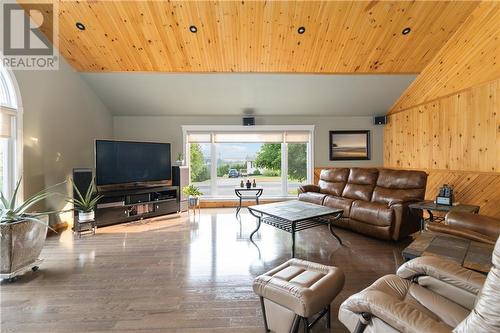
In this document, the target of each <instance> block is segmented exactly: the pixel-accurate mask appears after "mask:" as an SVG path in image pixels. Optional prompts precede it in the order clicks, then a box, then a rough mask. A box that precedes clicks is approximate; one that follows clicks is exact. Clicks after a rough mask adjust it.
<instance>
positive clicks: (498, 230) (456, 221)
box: [445, 211, 500, 244]
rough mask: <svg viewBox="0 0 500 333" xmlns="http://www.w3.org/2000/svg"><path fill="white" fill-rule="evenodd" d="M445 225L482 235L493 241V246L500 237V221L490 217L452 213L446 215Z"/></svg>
mask: <svg viewBox="0 0 500 333" xmlns="http://www.w3.org/2000/svg"><path fill="white" fill-rule="evenodd" d="M445 224H446V225H448V226H452V227H457V228H463V229H467V230H471V231H474V232H476V233H478V234H482V235H484V236H486V237H487V238H488V239H491V240H493V242H492V243H491V244H495V242H496V240H497V238H498V236H500V220H498V219H495V218H493V217H489V216H484V215H479V214H472V213H466V212H453V211H451V212H449V213H448V214H446V217H445Z"/></svg>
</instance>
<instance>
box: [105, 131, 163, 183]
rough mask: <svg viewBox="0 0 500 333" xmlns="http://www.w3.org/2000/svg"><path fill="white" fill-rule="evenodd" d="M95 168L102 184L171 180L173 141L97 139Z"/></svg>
mask: <svg viewBox="0 0 500 333" xmlns="http://www.w3.org/2000/svg"><path fill="white" fill-rule="evenodd" d="M95 169H96V183H97V185H98V186H103V185H112V184H127V183H145V184H147V183H148V182H149V183H151V182H161V181H166V180H170V179H171V177H172V165H171V160H170V143H153V142H130V141H113V140H96V142H95Z"/></svg>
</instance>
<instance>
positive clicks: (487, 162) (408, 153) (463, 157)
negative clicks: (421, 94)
mask: <svg viewBox="0 0 500 333" xmlns="http://www.w3.org/2000/svg"><path fill="white" fill-rule="evenodd" d="M384 165H385V166H389V167H398V168H419V169H441V170H462V171H482V172H500V80H496V81H493V82H490V83H487V84H484V85H481V86H478V87H474V88H471V89H469V90H467V91H464V92H461V93H458V94H455V95H452V96H448V97H444V98H441V99H439V100H437V101H434V102H430V103H427V104H424V105H421V106H416V107H414V108H411V109H408V110H406V111H404V112H399V113H395V114H392V115H390V116H389V122H388V124H387V125H386V126H385V129H384Z"/></svg>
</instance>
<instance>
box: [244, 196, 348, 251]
mask: <svg viewBox="0 0 500 333" xmlns="http://www.w3.org/2000/svg"><path fill="white" fill-rule="evenodd" d="M248 211H249V212H250V214H252V215H253V216H255V217H256V218H257V220H258V224H257V228H256V229H255V230H254V231H253V232H252V233H251V234H250V240H251V241H253V239H252V237H253V235H254V234H255V233H256V232H257V231H258V230H259V229H260V226H261V224H262V223H265V224H268V225H271V226H273V227H275V228H278V229H280V230H283V231H286V232H289V233H291V234H292V258H295V233H296V232H297V231H301V230H306V229H309V228H314V227H318V226H320V225H327V226H328V227H329V229H330V233H331V234H332V235H333V236H334V237H335V238H336V239H337V240H338V241H339V243H340V244H341V245H342V240H341V239H340V237H339V236H337V234H336V233H335V232H334V231H333V221H335V220H338V219H340V218H341V217H342V213H343V210H342V209H336V208H329V207H325V206H320V205H316V204H312V203H309V202H303V201H298V200H292V201H282V202H275V203H270V204H264V205H255V206H249V207H248Z"/></svg>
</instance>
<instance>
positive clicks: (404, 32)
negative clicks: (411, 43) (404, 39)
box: [401, 27, 411, 35]
mask: <svg viewBox="0 0 500 333" xmlns="http://www.w3.org/2000/svg"><path fill="white" fill-rule="evenodd" d="M410 31H411V28H410V27H407V28H404V29H403V31H401V33H402V34H403V35H408V34H409V33H410Z"/></svg>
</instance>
